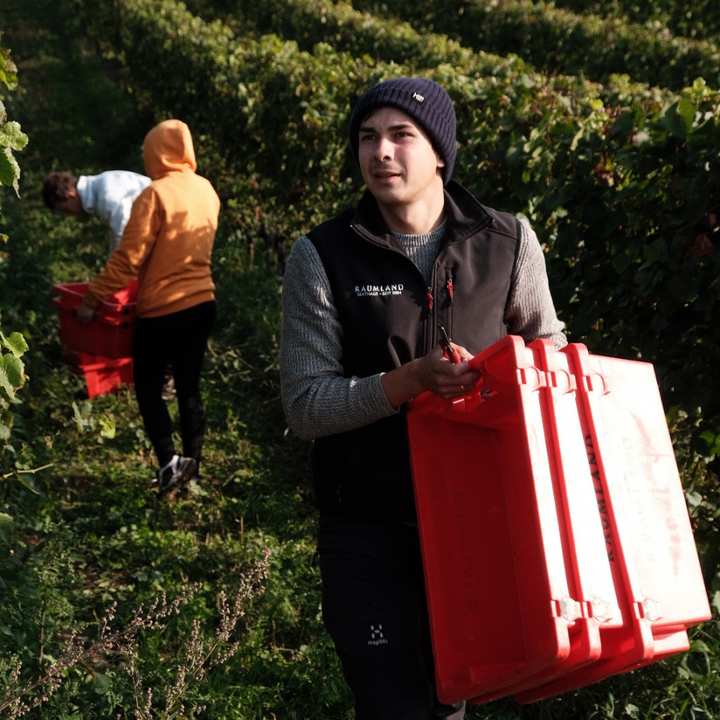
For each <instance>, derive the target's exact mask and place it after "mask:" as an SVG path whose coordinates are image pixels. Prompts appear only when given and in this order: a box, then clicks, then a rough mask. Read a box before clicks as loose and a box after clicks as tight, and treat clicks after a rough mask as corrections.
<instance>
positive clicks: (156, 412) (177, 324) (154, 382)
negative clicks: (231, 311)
mask: <svg viewBox="0 0 720 720" xmlns="http://www.w3.org/2000/svg"><path fill="white" fill-rule="evenodd" d="M214 319H215V301H214V300H211V301H210V302H205V303H201V304H200V305H195V306H193V307H190V308H187V309H186V310H181V311H180V312H176V313H170V314H169V315H161V316H160V317H152V318H138V320H137V325H136V328H135V346H134V350H133V368H134V370H133V374H134V380H135V395H136V397H137V400H138V405H139V406H140V414H141V415H142V419H143V422H144V423H145V431H146V432H147V434H148V437H149V438H150V442H151V443H152V446H153V448H154V450H155V454H156V455H157V459H158V462H159V464H160V467H163V466H164V465H167V463H169V462H170V460H172V457H173V455H175V454H176V452H175V447H174V445H173V440H172V421H171V419H170V414H169V413H168V409H167V407H166V405H165V401H164V400H163V398H162V393H163V385H164V382H165V370H166V368H167V366H168V365H170V366H171V367H172V374H173V378H174V380H175V391H176V393H177V402H178V409H179V411H180V435H181V437H182V443H183V450H182V454H183V456H184V457H192V458H195V459H196V460H197V461H198V463H199V462H200V456H201V454H202V446H203V435H204V431H205V413H204V411H203V404H202V400H201V398H200V370H201V368H202V362H203V357H204V355H205V349H206V347H207V340H208V337H209V335H210V329H211V327H212V324H213V320H214Z"/></svg>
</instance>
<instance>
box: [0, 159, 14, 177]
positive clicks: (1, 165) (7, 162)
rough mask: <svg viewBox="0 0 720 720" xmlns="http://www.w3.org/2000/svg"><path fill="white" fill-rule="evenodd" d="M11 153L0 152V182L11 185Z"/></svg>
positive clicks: (12, 170)
mask: <svg viewBox="0 0 720 720" xmlns="http://www.w3.org/2000/svg"><path fill="white" fill-rule="evenodd" d="M11 158H12V155H10V154H8V153H7V152H0V183H2V184H3V185H12V184H13V183H14V182H15V166H14V165H13V163H12V161H11Z"/></svg>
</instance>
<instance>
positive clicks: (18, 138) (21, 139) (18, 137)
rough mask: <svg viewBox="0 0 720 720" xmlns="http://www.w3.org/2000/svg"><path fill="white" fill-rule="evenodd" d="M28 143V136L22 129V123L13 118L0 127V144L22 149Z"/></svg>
mask: <svg viewBox="0 0 720 720" xmlns="http://www.w3.org/2000/svg"><path fill="white" fill-rule="evenodd" d="M27 144H28V136H27V135H26V134H25V133H24V132H23V131H22V130H21V129H20V123H19V122H16V121H15V120H11V121H10V122H8V123H5V125H3V126H2V127H0V145H2V147H8V148H12V149H13V150H22V149H23V148H24V147H25V146H26V145H27Z"/></svg>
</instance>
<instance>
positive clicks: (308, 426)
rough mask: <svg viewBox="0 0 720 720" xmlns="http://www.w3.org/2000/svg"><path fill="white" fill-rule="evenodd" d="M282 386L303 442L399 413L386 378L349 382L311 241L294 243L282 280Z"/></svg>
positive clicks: (325, 282) (339, 335) (326, 288)
mask: <svg viewBox="0 0 720 720" xmlns="http://www.w3.org/2000/svg"><path fill="white" fill-rule="evenodd" d="M282 304H283V318H282V332H281V338H280V386H281V393H282V401H283V409H284V411H285V417H286V419H287V421H288V424H289V425H290V428H291V429H292V430H293V431H294V432H295V433H296V434H297V435H298V436H299V437H301V438H302V439H304V440H313V439H315V438H319V437H323V436H325V435H332V434H334V433H340V432H345V431H348V430H354V429H356V428H358V427H363V426H364V425H368V424H370V423H372V422H375V421H376V420H380V419H382V418H384V417H388V416H390V415H393V414H394V413H395V412H397V411H396V410H395V409H394V408H393V407H392V406H391V405H390V404H389V403H388V400H387V397H386V395H385V391H384V390H383V387H382V382H381V375H380V374H377V375H372V376H371V377H367V378H358V377H349V378H348V377H344V376H343V367H342V364H341V357H342V336H343V330H342V326H341V324H340V321H339V319H338V313H337V309H336V308H335V305H334V301H333V296H332V290H331V288H330V283H329V281H328V278H327V274H326V273H325V268H324V267H323V264H322V261H321V260H320V257H319V255H318V253H317V251H316V249H315V246H314V245H313V244H312V242H311V241H310V240H309V239H308V238H307V237H305V236H303V237H301V238H300V239H299V240H297V241H296V242H295V244H294V245H293V248H292V250H291V252H290V256H289V257H288V262H287V267H286V269H285V276H284V279H283V292H282Z"/></svg>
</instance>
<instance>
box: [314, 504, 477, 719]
mask: <svg viewBox="0 0 720 720" xmlns="http://www.w3.org/2000/svg"><path fill="white" fill-rule="evenodd" d="M318 552H319V555H320V573H321V576H322V583H323V594H322V609H323V621H324V623H325V627H326V628H327V631H328V632H329V634H330V637H332V639H333V642H334V643H335V649H336V651H337V654H338V656H339V657H340V661H341V663H342V667H343V674H344V676H345V680H346V681H347V683H348V685H349V686H350V689H351V690H352V691H353V694H354V696H355V713H356V718H357V720H436V719H438V718H448V719H449V720H461V718H463V717H464V715H465V704H464V703H458V704H457V705H443V704H442V703H440V702H439V701H438V699H437V695H436V693H435V669H434V664H433V655H432V646H431V643H430V628H429V624H428V614H427V601H426V598H425V586H424V580H423V570H422V561H421V556H420V542H419V537H418V530H417V528H416V527H413V526H410V525H405V524H403V523H385V522H375V521H368V520H363V519H358V518H352V517H348V516H345V515H339V514H328V513H321V516H320V531H319V537H318Z"/></svg>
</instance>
